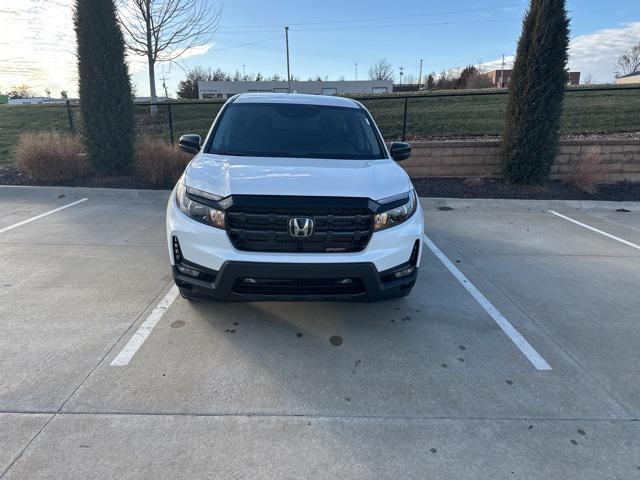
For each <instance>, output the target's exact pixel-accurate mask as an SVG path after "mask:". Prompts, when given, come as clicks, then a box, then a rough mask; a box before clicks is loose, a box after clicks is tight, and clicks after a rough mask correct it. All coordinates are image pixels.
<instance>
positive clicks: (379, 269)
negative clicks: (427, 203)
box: [166, 194, 424, 301]
mask: <svg viewBox="0 0 640 480" xmlns="http://www.w3.org/2000/svg"><path fill="white" fill-rule="evenodd" d="M166 220H167V240H168V246H169V255H170V259H171V264H172V265H173V271H174V278H175V280H176V284H177V285H178V286H180V287H182V288H183V289H185V290H186V291H188V292H189V296H194V297H202V298H215V299H218V300H244V301H257V300H297V299H300V300H313V299H318V300H327V299H331V300H356V301H358V300H361V301H376V300H384V299H386V298H393V297H398V296H402V295H403V294H406V293H408V292H409V291H410V289H411V287H412V286H413V283H415V280H416V277H417V267H419V266H420V260H421V256H422V248H421V245H422V236H423V231H424V219H423V213H422V208H421V206H420V204H419V203H418V207H417V210H416V212H415V213H414V214H413V216H412V217H411V218H410V219H409V220H407V221H406V222H405V223H403V224H402V225H399V226H397V227H394V228H390V229H388V230H383V231H381V232H376V233H374V234H373V235H372V237H371V240H370V241H369V244H368V245H367V247H366V248H365V250H363V251H362V252H353V253H264V252H246V251H240V250H237V249H235V248H234V247H233V245H232V244H231V242H230V240H229V237H228V235H227V232H226V231H224V230H220V229H217V228H214V227H211V226H209V225H203V224H201V223H198V222H195V221H193V220H192V219H190V218H188V217H187V216H186V215H184V214H183V213H182V212H181V211H180V210H179V209H178V207H177V206H176V204H175V194H172V195H171V197H170V200H169V204H168V206H167V219H166ZM174 237H176V238H177V239H178V240H179V243H180V247H181V253H182V257H183V259H184V261H185V262H186V263H188V264H192V265H194V266H196V267H197V268H199V269H204V270H206V271H207V272H208V274H207V275H205V276H204V277H203V278H204V280H203V279H198V278H193V277H189V276H187V275H184V274H181V273H180V272H178V270H177V269H176V259H175V257H174V253H173V249H172V243H173V238H174ZM416 244H418V245H419V249H418V254H417V258H416V259H415V261H414V263H415V267H416V272H414V273H413V274H412V275H411V276H408V277H405V278H402V279H399V280H392V281H388V279H385V280H383V278H384V277H385V273H386V272H389V271H391V270H393V269H396V268H398V267H400V266H402V265H403V264H406V263H407V262H408V261H409V259H410V258H411V256H412V252H413V249H414V246H415V245H416ZM213 278H215V280H213ZM238 278H241V279H242V278H265V279H273V280H278V279H282V280H286V279H289V280H294V279H298V280H305V279H314V278H315V279H318V280H322V279H331V278H333V279H349V278H353V279H358V282H361V283H362V285H364V287H365V291H364V292H355V293H354V292H353V291H349V292H348V293H335V292H334V291H333V290H331V289H330V292H331V293H330V294H326V292H325V291H324V290H322V288H319V289H314V288H311V289H307V290H306V291H305V293H304V294H303V295H297V294H296V293H295V292H296V291H297V290H304V289H298V288H297V285H295V284H294V285H292V287H294V288H292V292H293V293H292V294H280V293H277V294H272V295H271V294H264V293H246V292H247V291H248V289H245V290H246V291H242V289H237V288H236V289H234V285H235V284H236V281H237V279H238ZM302 283H304V282H302ZM258 290H259V289H258ZM282 290H283V291H285V290H286V289H285V288H283V289H282ZM315 290H319V291H320V293H313V292H314V291H315ZM239 291H242V293H239ZM310 292H312V293H310Z"/></svg>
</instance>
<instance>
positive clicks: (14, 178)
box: [0, 167, 173, 190]
mask: <svg viewBox="0 0 640 480" xmlns="http://www.w3.org/2000/svg"><path fill="white" fill-rule="evenodd" d="M0 185H36V186H52V187H91V188H135V189H149V190H164V189H166V190H171V189H172V188H173V185H165V186H164V187H162V186H160V187H158V186H154V185H149V184H147V183H145V182H144V181H143V180H142V179H141V178H139V177H138V176H137V175H131V174H130V175H96V174H92V175H87V176H86V177H81V178H76V179H74V180H67V181H64V182H42V181H39V180H36V179H35V178H32V177H29V176H28V175H25V174H23V173H20V171H19V170H18V169H16V168H11V167H9V168H0Z"/></svg>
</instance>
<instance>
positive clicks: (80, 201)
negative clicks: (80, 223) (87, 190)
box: [0, 198, 89, 233]
mask: <svg viewBox="0 0 640 480" xmlns="http://www.w3.org/2000/svg"><path fill="white" fill-rule="evenodd" d="M87 200H89V199H88V198H81V199H80V200H77V201H75V202H72V203H69V204H67V205H63V206H61V207H58V208H54V209H53V210H49V211H48V212H44V213H41V214H40V215H36V216H35V217H32V218H27V219H26V220H23V221H21V222H18V223H14V224H13V225H9V226H8V227H4V228H3V229H0V233H4V232H8V231H9V230H13V229H14V228H17V227H20V226H22V225H24V224H26V223H30V222H33V221H34V220H38V219H39V218H42V217H46V216H47V215H51V214H52V213H56V212H59V211H60V210H64V209H65V208H69V207H73V206H74V205H78V204H79V203H82V202H86V201H87Z"/></svg>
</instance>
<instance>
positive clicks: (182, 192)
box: [176, 181, 224, 229]
mask: <svg viewBox="0 0 640 480" xmlns="http://www.w3.org/2000/svg"><path fill="white" fill-rule="evenodd" d="M187 190H188V188H187V186H186V185H185V184H184V183H183V182H182V181H181V182H179V183H178V188H176V204H177V205H178V208H179V209H180V210H181V211H182V213H184V214H185V215H187V216H188V217H190V218H192V219H193V220H195V221H196V222H200V223H204V224H206V225H211V226H212V227H216V228H222V229H224V210H219V209H217V208H212V207H209V206H208V205H204V204H202V203H199V202H196V201H195V200H191V199H190V198H189V197H187ZM189 192H190V193H191V190H189ZM194 193H195V194H196V195H198V194H199V191H198V192H194ZM203 193H204V192H203ZM201 196H204V195H201ZM207 198H211V199H212V200H213V199H214V196H213V195H210V194H207Z"/></svg>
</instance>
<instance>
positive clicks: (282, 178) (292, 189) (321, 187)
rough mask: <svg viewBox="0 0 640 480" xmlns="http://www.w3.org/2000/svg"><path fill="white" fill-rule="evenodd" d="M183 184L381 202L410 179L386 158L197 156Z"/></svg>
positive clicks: (217, 190)
mask: <svg viewBox="0 0 640 480" xmlns="http://www.w3.org/2000/svg"><path fill="white" fill-rule="evenodd" d="M185 183H186V185H187V186H189V187H193V188H197V189H199V190H203V191H205V192H209V193H212V194H215V195H220V196H221V197H227V196H229V195H231V194H234V195H294V196H317V197H366V198H370V199H372V200H381V199H384V198H388V197H392V196H394V195H398V194H401V193H405V192H408V191H409V190H410V189H411V188H412V187H411V181H410V180H409V177H408V176H407V174H406V173H405V171H404V170H403V169H402V168H401V167H400V166H399V165H398V164H397V163H396V162H395V161H394V160H391V159H381V160H327V159H310V158H271V157H235V156H224V155H211V154H200V155H198V156H197V157H196V158H194V159H193V160H192V161H191V163H190V164H189V166H188V167H187V170H186V172H185Z"/></svg>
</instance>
